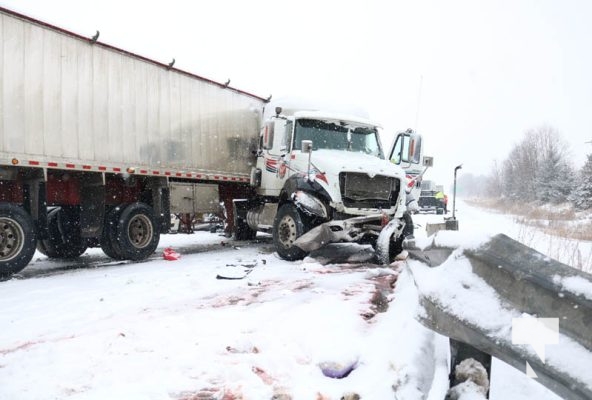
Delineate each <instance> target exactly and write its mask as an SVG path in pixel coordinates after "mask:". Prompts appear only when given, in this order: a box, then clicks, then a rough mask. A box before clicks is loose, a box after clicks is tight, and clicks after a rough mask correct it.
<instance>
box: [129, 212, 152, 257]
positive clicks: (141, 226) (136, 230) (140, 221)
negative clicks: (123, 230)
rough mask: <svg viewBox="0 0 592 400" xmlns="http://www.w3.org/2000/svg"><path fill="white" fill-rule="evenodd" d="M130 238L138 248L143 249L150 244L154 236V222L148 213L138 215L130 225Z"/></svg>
mask: <svg viewBox="0 0 592 400" xmlns="http://www.w3.org/2000/svg"><path fill="white" fill-rule="evenodd" d="M127 234H128V238H129V241H130V243H131V244H132V245H133V246H134V247H135V248H137V249H142V248H144V247H146V246H148V245H149V244H150V242H151V241H152V237H153V236H154V233H153V228H152V222H151V221H150V218H149V217H148V216H146V215H143V214H140V215H136V216H135V217H133V218H132V219H131V220H130V223H129V225H128V233H127Z"/></svg>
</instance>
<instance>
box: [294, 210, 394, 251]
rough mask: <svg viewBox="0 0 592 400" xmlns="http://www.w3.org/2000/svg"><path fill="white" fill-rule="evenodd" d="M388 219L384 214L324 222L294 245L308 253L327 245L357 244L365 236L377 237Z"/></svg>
mask: <svg viewBox="0 0 592 400" xmlns="http://www.w3.org/2000/svg"><path fill="white" fill-rule="evenodd" d="M388 218H389V217H388V216H387V215H386V214H372V215H364V216H360V217H353V218H349V219H345V220H339V221H335V220H334V221H329V222H325V223H323V224H321V225H319V226H316V227H314V228H313V229H311V230H310V231H308V232H306V233H305V234H304V235H302V236H300V237H299V238H298V239H296V241H295V242H294V245H295V246H298V247H299V248H301V249H302V250H304V251H306V252H310V251H314V250H318V249H320V248H321V247H323V246H325V245H327V244H329V243H339V242H357V241H359V240H361V239H362V237H364V235H366V234H374V235H376V237H378V235H379V233H380V231H381V230H382V228H383V226H384V225H385V224H386V222H388Z"/></svg>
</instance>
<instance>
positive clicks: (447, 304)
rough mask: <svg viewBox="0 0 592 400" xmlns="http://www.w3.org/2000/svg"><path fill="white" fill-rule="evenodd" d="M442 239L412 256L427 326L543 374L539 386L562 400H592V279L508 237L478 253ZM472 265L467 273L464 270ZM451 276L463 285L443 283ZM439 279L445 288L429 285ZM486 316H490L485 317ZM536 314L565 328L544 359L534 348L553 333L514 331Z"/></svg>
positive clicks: (483, 246) (547, 345) (422, 317)
mask: <svg viewBox="0 0 592 400" xmlns="http://www.w3.org/2000/svg"><path fill="white" fill-rule="evenodd" d="M445 234H446V235H451V234H452V235H454V234H455V233H454V232H446V233H445ZM438 235H439V234H437V235H436V236H435V238H434V242H433V243H432V245H431V246H429V247H428V248H426V249H424V250H423V251H421V250H418V249H414V250H410V251H409V254H410V257H412V258H413V259H414V260H415V261H421V262H420V263H416V262H415V261H414V260H410V261H409V268H410V270H411V272H412V274H413V276H414V279H415V281H416V285H417V287H418V292H419V298H420V305H421V306H422V308H423V312H422V313H421V314H420V315H419V316H418V319H419V320H420V322H421V323H422V324H423V325H425V326H426V327H428V328H430V329H432V330H434V331H436V332H438V333H440V334H443V335H445V336H448V337H449V338H451V339H453V340H455V341H458V342H461V343H464V344H467V345H469V346H472V347H474V348H475V349H477V350H478V351H480V352H482V353H485V354H487V355H490V356H494V357H497V358H499V359H500V360H502V361H505V362H506V363H508V364H510V365H512V366H513V367H515V368H517V369H518V370H520V371H523V372H526V373H527V375H529V376H531V377H535V374H536V380H537V381H539V382H540V383H541V384H542V385H544V386H546V387H547V388H549V389H550V390H551V391H553V392H555V393H556V394H558V395H559V396H561V397H562V398H565V399H578V400H579V399H582V400H583V399H590V398H592V371H590V369H589V368H585V367H582V366H583V365H592V291H591V292H587V291H586V290H585V289H586V288H592V275H590V274H587V273H584V272H582V271H579V270H577V269H574V268H572V267H569V266H567V265H565V264H561V263H559V262H557V261H555V260H553V259H550V258H549V257H547V256H545V255H543V254H541V253H539V252H537V251H535V250H533V249H531V248H529V247H527V246H524V245H522V244H521V243H519V242H516V241H514V240H513V239H511V238H509V237H507V236H505V235H501V234H500V235H497V236H495V237H493V238H491V239H490V240H489V241H487V242H485V243H483V244H481V245H480V246H479V247H477V248H473V249H457V248H453V247H446V246H438V245H435V244H434V243H436V242H438ZM449 237H450V236H449ZM463 263H464V264H463ZM424 264H427V265H428V266H429V267H426V266H425V265H424ZM434 267H435V268H434ZM464 267H466V271H464V272H458V271H459V270H460V269H463V268H464ZM439 269H440V271H439V272H438V271H437V270H439ZM457 272H458V273H457ZM447 279H448V280H454V279H456V280H458V281H459V282H456V283H455V284H457V286H454V284H450V283H451V282H442V281H443V280H447ZM434 280H436V281H438V280H439V283H438V284H433V283H430V282H429V281H434ZM438 285H441V286H442V287H447V289H439V288H438ZM450 288H454V290H452V291H451V289H450ZM582 288H584V290H582ZM451 293H452V295H451ZM452 297H454V298H452ZM471 309H473V310H474V311H473V312H471V311H470V310H471ZM484 313H488V314H489V315H487V319H485V320H484V319H483V314H484ZM480 314H481V315H480ZM525 314H529V315H525ZM535 317H536V318H539V319H542V318H544V319H546V320H556V323H557V324H558V333H557V336H556V337H557V340H556V341H555V342H554V343H551V342H546V343H544V342H543V343H541V342H539V345H540V346H542V348H543V353H542V355H541V353H540V351H539V353H538V355H537V353H536V352H535V351H534V350H533V349H534V348H533V347H532V346H531V344H534V342H537V340H539V338H541V337H542V335H541V334H547V333H548V332H538V331H533V332H532V335H531V337H530V338H529V340H527V341H526V342H524V341H520V340H517V336H516V337H514V333H513V330H514V329H516V330H517V329H518V328H516V327H515V325H514V323H515V322H516V321H517V320H525V319H527V320H528V321H527V322H529V323H530V322H532V321H533V320H534V318H535ZM484 321H485V323H484ZM518 322H520V321H518ZM516 326H517V325H516ZM556 326H557V325H556ZM516 335H518V334H517V333H516ZM530 340H532V342H533V343H531V342H530ZM545 351H546V353H545Z"/></svg>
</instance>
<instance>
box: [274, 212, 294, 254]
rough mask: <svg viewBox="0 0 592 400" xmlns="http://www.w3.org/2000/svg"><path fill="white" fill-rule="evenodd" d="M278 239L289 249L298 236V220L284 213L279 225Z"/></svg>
mask: <svg viewBox="0 0 592 400" xmlns="http://www.w3.org/2000/svg"><path fill="white" fill-rule="evenodd" d="M278 228H279V229H278V239H279V242H280V243H281V244H282V246H284V248H286V249H289V248H290V247H292V246H293V245H294V241H295V240H296V238H297V237H298V230H297V228H296V221H294V218H292V217H291V216H290V215H284V217H283V218H282V219H281V220H280V223H279V227H278Z"/></svg>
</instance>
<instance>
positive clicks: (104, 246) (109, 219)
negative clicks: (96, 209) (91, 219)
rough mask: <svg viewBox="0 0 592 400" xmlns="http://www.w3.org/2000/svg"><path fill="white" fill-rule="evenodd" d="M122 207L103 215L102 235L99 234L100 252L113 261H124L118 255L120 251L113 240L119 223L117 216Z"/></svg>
mask: <svg viewBox="0 0 592 400" xmlns="http://www.w3.org/2000/svg"><path fill="white" fill-rule="evenodd" d="M123 207H124V206H117V207H114V208H112V209H111V210H109V211H107V212H106V213H105V221H104V223H103V233H102V234H101V240H100V245H101V250H103V253H105V254H106V255H107V256H108V257H111V258H113V259H115V260H124V259H125V258H124V257H122V256H121V254H120V253H121V250H120V248H119V246H118V245H117V243H116V242H117V241H116V238H115V234H116V227H117V223H118V221H119V216H120V215H121V212H122V211H123Z"/></svg>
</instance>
